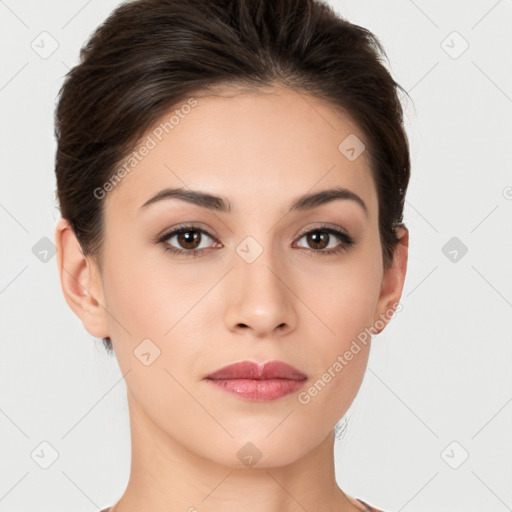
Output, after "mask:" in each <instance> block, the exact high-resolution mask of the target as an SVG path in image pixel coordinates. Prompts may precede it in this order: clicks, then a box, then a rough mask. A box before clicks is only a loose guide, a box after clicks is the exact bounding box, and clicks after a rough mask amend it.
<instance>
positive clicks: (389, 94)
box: [55, 0, 410, 352]
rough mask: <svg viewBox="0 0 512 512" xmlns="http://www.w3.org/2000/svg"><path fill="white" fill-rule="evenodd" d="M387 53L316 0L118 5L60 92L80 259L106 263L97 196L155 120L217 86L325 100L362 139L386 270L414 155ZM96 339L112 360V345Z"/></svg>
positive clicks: (62, 173)
mask: <svg viewBox="0 0 512 512" xmlns="http://www.w3.org/2000/svg"><path fill="white" fill-rule="evenodd" d="M385 57H386V54H385V52H384V49H383V48H382V46H381V44H380V42H379V40H378V39H377V38H376V37H375V35H373V34H372V33H371V32H370V31H368V30H367V29H365V28H362V27H360V26H357V25H355V24H352V23H350V22H349V21H347V20H345V19H344V18H343V17H341V16H340V15H339V14H337V13H336V11H334V9H333V8H332V7H331V6H330V5H328V4H326V3H324V2H323V1H321V0H187V1H186V2H184V1H183V0H134V1H130V2H125V3H123V4H121V5H120V6H119V7H117V8H116V9H115V10H114V11H113V12H112V14H111V15H110V16H109V17H108V18H107V19H106V20H105V21H104V22H103V23H102V24H101V25H100V26H99V27H98V28H97V29H96V30H95V32H94V33H93V34H92V36H91V37H90V39H89V40H88V41H87V42H86V44H85V45H84V46H83V47H82V49H81V52H80V61H79V63H78V64H77V65H76V66H75V67H73V68H72V69H71V70H70V71H69V72H68V73H67V75H66V77H65V80H64V83H63V85H62V87H61V90H60V92H59V98H58V103H57V108H56V111H55V135H56V138H57V151H56V159H55V173H56V179H57V198H58V201H59V204H60V210H61V214H62V217H64V218H65V219H67V220H68V221H69V223H70V225H71V226H72V228H73V230H74V232H75V234H76V237H77V239H78V241H79V243H80V246H81V248H82V251H83V253H84V255H91V256H92V257H94V258H96V259H97V261H98V262H101V247H102V237H103V222H104V217H103V215H104V210H103V207H104V205H103V201H101V200H99V199H98V198H97V197H96V195H95V194H94V190H95V189H97V188H98V187H102V186H103V185H104V184H105V183H106V182H107V181H108V180H109V178H110V177H111V176H112V175H113V174H114V173H115V171H116V169H117V165H118V164H119V163H120V162H121V161H122V160H123V159H124V158H125V157H126V155H128V154H129V153H130V152H132V151H133V148H134V147H135V145H136V143H137V141H139V140H140V138H141V137H142V136H143V135H144V134H145V133H146V132H147V131H148V130H149V129H150V128H151V127H152V126H153V125H154V123H155V122H156V121H157V120H158V119H160V118H161V117H162V116H163V115H165V114H166V113H167V112H169V111H170V110H171V109H172V108H173V106H175V105H177V104H179V103H180V102H182V101H186V99H187V98H189V97H191V96H193V95H194V94H198V93H205V92H208V91H210V90H213V88H214V87H216V86H223V85H227V86H235V87H240V88H250V89H254V90H257V89H258V88H262V87H269V86H273V85H277V84H279V85H283V86H286V87H288V88H290V89H293V90H297V91H298V92H301V93H307V94H310V95H311V96H313V97H316V98H319V99H322V100H325V101H327V102H329V103H330V104H331V105H332V106H333V108H334V109H338V110H339V111H341V112H343V113H345V114H348V115H349V116H350V118H351V119H352V120H353V121H354V122H355V123H356V124H357V126H358V127H359V128H360V129H361V130H362V132H363V133H364V135H365V145H366V149H367V151H368V154H369V157H370V161H371V171H372V175H373V177H374V180H375V183H376V187H377V192H378V200H379V232H380V239H381V244H382V257H383V265H384V268H385V269H387V268H388V267H389V266H390V265H391V263H392V261H393V251H394V248H395V246H396V244H397V243H398V238H397V235H396V228H397V227H399V226H400V225H401V224H402V222H403V209H404V201H405V194H406V190H407V186H408V183H409V177H410V157H409V144H408V139H407V135H406V133H405V129H404V126H403V111H402V106H401V103H400V98H399V91H403V89H402V87H401V86H400V85H399V84H397V83H396V82H395V81H394V79H393V78H392V77H391V75H390V73H389V71H388V70H387V68H386V67H385V64H384V59H385ZM403 92H405V91H403ZM340 142H341V141H340ZM103 342H104V345H105V347H106V348H107V351H110V352H111V351H112V344H111V341H110V339H109V338H104V339H103Z"/></svg>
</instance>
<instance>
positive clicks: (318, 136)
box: [107, 87, 377, 215]
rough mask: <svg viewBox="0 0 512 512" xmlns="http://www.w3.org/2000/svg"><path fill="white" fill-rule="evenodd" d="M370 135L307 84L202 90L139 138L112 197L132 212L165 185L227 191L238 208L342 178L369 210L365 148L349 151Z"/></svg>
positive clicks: (371, 194)
mask: <svg viewBox="0 0 512 512" xmlns="http://www.w3.org/2000/svg"><path fill="white" fill-rule="evenodd" d="M191 105H193V106H191ZM345 141H348V142H345ZM364 141H365V136H364V134H363V133H362V131H361V129H360V128H359V127H358V126H357V125H356V124H355V123H354V122H353V121H352V120H351V119H350V118H349V117H348V116H347V115H345V114H343V112H342V111H341V110H339V109H335V108H334V107H333V106H332V105H331V104H329V103H327V102H324V101H322V100H318V99H317V98H314V97H312V96H310V95H308V94H307V93H306V92H304V91H302V90H301V91H295V90H290V89H287V88H281V87H273V88H266V89H258V90H257V91H248V90H240V89H235V88H224V89H218V90H217V91H216V92H215V93H212V92H211V91H210V92H209V93H208V94H196V95H193V96H192V97H191V98H190V99H189V100H188V101H187V100H185V101H183V103H181V104H177V105H175V106H174V107H173V109H172V110H171V111H169V112H167V113H166V114H165V115H163V116H162V117H161V118H160V119H159V120H158V121H157V122H156V123H155V124H154V126H153V127H152V128H151V129H150V130H148V131H147V133H146V134H145V135H144V137H142V138H141V140H140V141H139V143H138V144H137V145H136V147H135V148H134V153H132V154H131V155H128V157H127V159H126V160H125V161H124V162H123V163H122V164H124V169H125V172H124V173H123V175H124V176H125V177H123V178H122V180H121V181H120V182H119V183H118V184H117V185H116V186H115V187H114V188H113V190H112V191H111V192H109V194H108V195H107V204H110V205H114V204H116V205H117V206H116V208H121V209H123V210H124V213H123V214H124V215H131V213H132V212H135V211H137V210H138V209H139V207H140V206H141V205H142V204H143V203H144V202H145V201H146V200H147V199H148V198H149V197H151V196H152V195H154V194H156V193H157V192H158V191H160V190H162V189H164V188H170V187H185V188H189V187H190V188H193V189H197V190H201V191H204V192H208V193H211V194H214V195H221V196H224V197H228V198H229V200H230V203H231V204H232V211H233V212H236V211H240V212H242V210H243V209H244V208H245V210H246V211H247V208H249V206H250V205H252V204H255V205H256V204H262V203H272V204H277V205H283V204H284V203H286V204H289V203H290V202H291V200H292V199H293V198H295V197H298V196H299V195H303V194H305V193H306V192H312V191H317V190H321V189H324V188H329V187H332V186H343V187H345V188H348V189H350V190H351V191H353V192H355V193H356V194H358V195H359V196H361V197H362V198H363V200H364V201H365V203H366V204H367V206H368V209H369V210H370V214H373V210H374V209H375V207H376V204H375V203H376V201H377V196H376V190H375V185H374V182H373V179H372V177H371V172H370V166H369V165H370V164H369V158H368V152H367V151H366V150H363V151H362V153H361V155H360V156H359V157H357V158H355V159H353V153H354V152H352V153H348V154H347V153H346V149H347V144H348V146H354V143H355V144H356V146H355V150H356V151H357V152H359V151H361V150H362V148H363V146H362V144H364ZM358 144H359V145H358ZM144 148H146V149H144ZM349 149H351V148H349ZM347 156H348V157H351V156H352V158H348V157H347ZM122 164H120V165H119V168H121V165H122ZM107 208H108V207H107Z"/></svg>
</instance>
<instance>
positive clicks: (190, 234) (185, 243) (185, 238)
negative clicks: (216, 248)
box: [178, 231, 201, 249]
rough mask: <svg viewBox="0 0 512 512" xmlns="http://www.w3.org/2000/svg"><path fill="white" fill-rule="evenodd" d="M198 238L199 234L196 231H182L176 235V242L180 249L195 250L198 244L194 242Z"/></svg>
mask: <svg viewBox="0 0 512 512" xmlns="http://www.w3.org/2000/svg"><path fill="white" fill-rule="evenodd" d="M200 238H201V233H199V232H198V231H184V232H182V233H180V234H179V235H178V242H179V244H180V245H181V246H182V247H185V248H186V249H195V248H196V247H197V246H198V245H199V243H195V242H198V241H199V240H200ZM190 244H192V245H193V247H190ZM194 244H195V245H194Z"/></svg>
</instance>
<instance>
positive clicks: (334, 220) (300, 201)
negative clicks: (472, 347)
mask: <svg viewBox="0 0 512 512" xmlns="http://www.w3.org/2000/svg"><path fill="white" fill-rule="evenodd" d="M382 56H384V52H383V50H382V48H381V46H380V45H379V43H378V41H377V39H376V38H375V37H374V36H373V35H372V34H371V33H370V32H368V31H367V30H365V29H363V28H361V27H358V26H356V25H353V24H351V23H349V22H347V21H346V20H344V19H342V18H340V17H339V16H338V15H337V14H336V13H335V12H334V11H333V10H332V9H331V8H330V7H329V6H328V5H326V4H323V3H320V2H318V1H315V0H293V1H291V0H279V1H276V0H264V1H258V2H254V1H248V0H233V1H222V0H215V1H211V0H193V1H189V2H180V1H178V0H136V1H133V2H130V3H127V4H125V5H121V6H120V7H118V8H117V9H116V10H115V11H114V13H113V14H112V15H111V16H110V17H109V18H108V19H107V20H106V21H105V22H104V23H103V25H101V26H100V27H99V28H98V29H97V30H96V32H95V33H94V34H93V36H92V37H91V39H90V40H89V41H88V43H87V44H86V46H85V47H84V48H83V49H82V52H81V62H80V63H79V64H78V65H77V66H76V67H75V68H73V69H72V70H71V71H70V72H69V74H68V76H67V77H66V80H65V83H64V85H63V87H62V89H61V92H60V97H59V103H58V106H57V110H56V135H57V143H58V147H57V154H56V175H57V193H58V199H59V202H60V207H61V213H62V218H61V219H60V220H59V222H58V224H57V227H56V233H55V237H56V244H57V247H58V266H59V271H60V279H61V284H62V290H63V293H64V296H65V298H66V301H67V302H68V304H69V306H70V307H71V308H72V310H73V311H74V312H75V313H76V314H77V315H78V316H79V318H80V319H81V321H82V323H83V325H84V327H85V329H86V330H87V331H88V332H89V333H90V334H91V335H92V336H94V337H96V338H102V339H103V342H104V344H105V347H106V348H107V350H109V351H113V352H114V353H115V356H116V358H117V360H118V362H119V365H120V368H121V370H122V372H123V375H124V378H125V381H126V386H127V391H128V397H127V399H128V406H129V413H130V428H131V441H132V463H131V474H130V480H129V482H128V485H127V488H126V490H125V492H124V494H123V496H122V497H121V498H120V499H119V500H118V502H117V503H116V504H115V506H113V507H111V508H106V509H104V512H106V511H109V512H128V511H134V510H137V511H140V512H142V511H151V512H161V511H164V510H165V511H166V512H169V511H179V510H180V511H181V510H187V511H189V512H191V511H195V510H198V511H222V512H227V511H231V510H233V511H234V510H237V511H238V510H250V511H251V512H278V511H279V512H288V511H290V512H291V511H299V510H309V511H313V510H318V511H333V510H336V511H339V512H348V511H355V510H373V511H378V509H377V508H375V507H372V506H370V505H369V504H368V503H367V502H366V501H364V500H363V499H362V498H359V499H356V498H354V497H352V496H349V495H348V494H346V493H344V492H343V491H342V489H341V488H340V487H339V486H338V484H337V482H336V479H335V468H334V456H333V447H334V428H335V426H336V424H337V422H338V421H339V420H340V418H342V417H343V415H344V414H345V412H346V411H347V409H348V408H349V406H350V404H351V403H352V402H353V400H354V398H355V397H356V395H357V392H358V390H359V388H360V385H361V382H362V380H363V377H364V373H365V369H366V364H367V360H368V356H369V349H370V344H371V343H370V342H371V336H372V335H373V334H376V333H378V332H380V331H381V330H382V329H383V328H384V327H385V326H386V325H387V323H388V322H389V320H390V318H391V317H392V315H393V313H394V311H395V310H396V308H397V306H398V304H399V300H400V296H401V293H402V287H403V283H404V279H405V273H406V266H407V248H408V231H407V228H406V227H405V226H404V224H403V222H402V213H403V206H404V200H405V193H406V190H407V185H408V181H409V172H410V163H409V149H408V142H407V136H406V134H405V132H404V129H403V122H402V109H401V105H400V102H399V98H398V95H397V91H398V88H399V87H400V86H399V85H398V84H397V83H396V82H395V81H394V80H393V79H392V77H391V76H390V74H389V72H388V71H387V69H386V68H385V67H384V65H383V64H382V62H381V57H382Z"/></svg>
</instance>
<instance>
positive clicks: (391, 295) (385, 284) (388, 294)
mask: <svg viewBox="0 0 512 512" xmlns="http://www.w3.org/2000/svg"><path fill="white" fill-rule="evenodd" d="M397 236H398V238H399V239H400V242H399V243H398V244H397V245H396V247H395V252H394V257H393V264H392V265H391V267H390V268H388V269H387V270H386V271H385V272H384V276H383V279H382V287H381V291H380V296H379V301H378V304H377V308H376V313H377V314H378V317H376V318H375V319H374V325H375V324H377V325H381V326H382V325H383V327H382V328H381V329H379V330H378V331H379V332H382V331H383V330H384V328H385V326H386V325H387V323H388V322H389V320H390V319H391V317H392V316H393V312H394V310H396V309H397V304H398V303H399V302H400V297H401V296H402V290H403V287H404V281H405V275H406V272H407V259H408V251H409V230H408V229H407V227H405V225H402V226H400V227H399V228H398V229H397Z"/></svg>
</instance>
